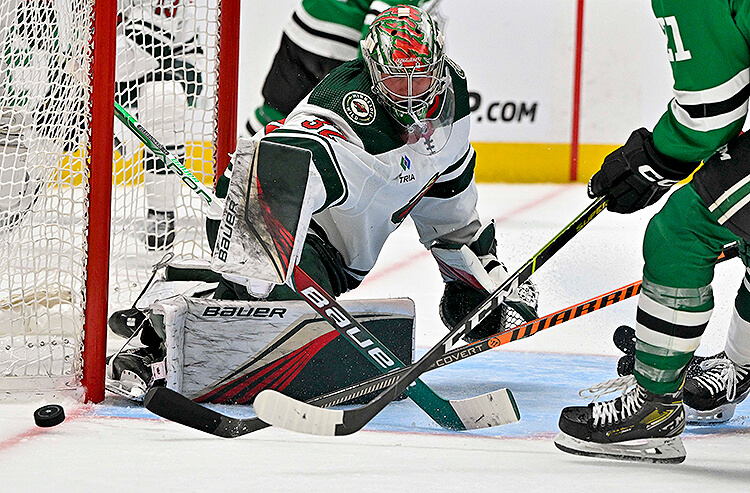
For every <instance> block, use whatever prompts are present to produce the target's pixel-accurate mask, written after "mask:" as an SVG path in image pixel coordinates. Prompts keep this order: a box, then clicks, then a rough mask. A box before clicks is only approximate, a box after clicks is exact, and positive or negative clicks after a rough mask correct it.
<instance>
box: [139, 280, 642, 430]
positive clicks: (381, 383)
mask: <svg viewBox="0 0 750 493" xmlns="http://www.w3.org/2000/svg"><path fill="white" fill-rule="evenodd" d="M640 286H641V282H640V281H637V282H634V283H631V284H628V285H627V286H623V287H621V288H619V289H616V290H614V291H610V292H609V293H606V294H603V295H601V296H598V297H596V298H592V299H590V300H587V301H584V302H582V303H579V304H577V305H573V306H571V307H569V308H566V309H564V310H560V311H557V312H555V313H552V314H549V315H547V316H545V317H542V318H538V319H536V320H533V321H531V322H528V323H526V324H523V325H519V326H517V327H514V328H511V329H508V330H505V331H502V332H500V333H498V334H495V335H492V336H489V337H486V338H484V339H481V340H479V341H476V342H474V343H472V344H469V345H466V346H461V347H459V348H456V349H453V350H451V351H448V352H447V353H445V354H444V355H443V356H442V357H440V358H438V359H437V360H436V361H435V362H434V363H433V364H432V365H430V367H429V368H428V369H427V370H425V371H431V370H434V369H436V368H442V367H444V366H448V365H450V364H452V363H456V362H458V361H461V360H464V359H466V358H469V357H471V356H475V355H477V354H479V353H483V352H485V351H487V350H489V349H494V348H496V347H498V346H501V345H503V344H507V343H509V342H513V341H517V340H520V339H525V338H526V337H531V336H532V335H534V334H536V333H537V332H539V331H541V330H544V329H548V328H550V327H555V326H557V325H560V324H562V323H565V322H567V321H569V320H573V319H575V318H578V317H581V316H583V315H587V314H589V313H592V312H594V311H596V310H599V309H601V308H605V307H607V306H611V305H613V304H615V303H617V302H619V301H622V300H625V299H628V298H631V297H633V296H635V295H636V294H638V292H639V291H640ZM413 366H414V365H409V366H405V367H403V368H399V369H398V370H394V371H391V372H389V373H386V374H382V375H378V376H376V377H372V378H370V379H368V380H365V381H362V382H359V383H357V384H354V385H351V386H349V387H346V388H343V389H339V390H336V391H334V392H330V393H328V394H325V395H322V396H319V397H315V398H313V399H310V400H308V401H306V402H307V403H308V404H311V405H314V406H319V407H329V406H335V405H338V404H343V403H346V402H348V401H350V400H352V399H356V398H357V397H361V396H363V395H367V394H371V393H373V392H377V391H379V390H383V389H384V388H386V387H389V386H391V385H392V384H393V383H394V382H396V381H397V380H398V379H399V378H400V377H401V376H403V375H404V374H405V373H406V372H408V371H409V370H411V369H412V368H413ZM144 405H145V406H146V409H148V410H149V411H151V412H153V413H154V414H157V415H159V416H161V417H163V418H166V419H169V420H171V421H175V422H178V423H180V424H183V425H185V426H188V427H190V428H194V429H196V430H200V431H204V432H206V433H209V434H212V435H216V436H220V437H223V438H236V437H238V436H242V435H245V434H248V433H252V432H254V431H257V430H260V429H263V428H266V427H267V426H270V425H268V424H266V423H264V422H263V421H261V420H260V419H259V418H232V417H230V416H225V415H223V414H220V413H218V412H215V411H212V410H210V409H207V408H205V407H203V406H201V405H200V404H198V403H196V402H193V401H192V400H190V399H188V398H187V397H185V396H183V395H182V394H179V393H178V392H175V391H173V390H170V389H167V388H165V387H156V388H153V389H151V390H149V393H148V394H147V395H146V398H145V400H144Z"/></svg>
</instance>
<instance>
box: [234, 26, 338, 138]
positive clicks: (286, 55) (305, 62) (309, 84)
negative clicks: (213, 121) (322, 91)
mask: <svg viewBox="0 0 750 493" xmlns="http://www.w3.org/2000/svg"><path fill="white" fill-rule="evenodd" d="M342 63H343V61H341V60H336V59H333V58H327V57H324V56H320V55H316V54H314V53H311V52H309V51H307V50H305V49H303V48H301V47H300V46H298V45H297V44H296V43H294V41H292V40H291V39H289V37H288V36H287V35H286V34H283V35H282V37H281V45H280V46H279V51H278V52H276V56H275V57H274V59H273V64H272V65H271V70H270V71H269V72H268V75H267V76H266V80H265V82H264V84H263V104H262V105H260V106H259V107H258V108H256V109H255V110H254V111H253V112H252V113H251V114H250V116H249V117H248V119H247V121H246V122H245V131H246V132H247V135H248V136H251V135H253V134H255V133H256V132H258V131H259V130H261V129H263V128H264V127H265V126H266V125H268V124H269V123H271V122H273V121H278V120H282V119H284V118H285V117H286V115H288V114H289V113H290V112H291V111H292V110H293V109H294V107H295V106H297V103H299V102H300V101H302V100H303V99H304V98H305V96H307V94H308V93H309V92H310V91H311V90H312V89H313V88H314V87H315V86H316V85H317V84H318V82H320V81H321V79H323V77H325V76H326V74H328V72H330V71H331V70H333V69H334V68H336V67H338V66H339V65H341V64H342Z"/></svg>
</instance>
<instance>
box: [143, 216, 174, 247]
mask: <svg viewBox="0 0 750 493" xmlns="http://www.w3.org/2000/svg"><path fill="white" fill-rule="evenodd" d="M174 218H175V214H174V211H157V210H154V209H149V210H148V212H147V214H146V247H147V248H148V249H149V250H154V251H160V250H169V249H170V248H172V245H173V244H174Z"/></svg>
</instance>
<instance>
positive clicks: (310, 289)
mask: <svg viewBox="0 0 750 493" xmlns="http://www.w3.org/2000/svg"><path fill="white" fill-rule="evenodd" d="M114 104H115V115H116V116H117V118H118V119H119V120H120V121H121V122H122V123H123V124H124V125H125V126H126V127H127V128H128V129H129V130H130V131H131V132H133V134H134V135H135V136H136V137H138V139H139V140H140V141H141V142H142V143H143V144H144V145H145V146H146V147H148V149H149V150H151V152H153V153H154V154H156V155H157V156H159V157H160V158H161V159H162V160H163V161H164V163H165V164H166V166H167V167H168V168H171V169H173V170H174V171H175V173H177V174H178V175H179V176H180V177H181V178H182V181H183V183H185V184H186V185H187V186H188V187H189V188H190V189H191V190H193V191H194V192H196V193H197V194H198V195H200V196H201V197H203V199H204V200H205V201H206V203H208V204H209V206H211V207H212V208H214V207H215V208H218V209H221V208H222V207H221V200H220V199H218V198H217V197H216V195H215V194H214V193H213V191H212V190H210V189H209V188H208V187H206V186H205V185H204V184H203V183H202V182H201V181H199V180H198V179H197V178H196V177H195V175H193V173H192V172H190V171H189V170H188V169H187V168H185V166H184V165H182V163H180V161H179V160H178V159H177V158H176V157H175V156H174V155H172V154H171V153H170V152H169V151H168V150H167V149H166V148H165V147H164V145H162V144H161V143H160V142H158V141H157V140H156V139H155V138H154V137H153V136H152V135H151V134H150V133H149V132H148V131H147V130H146V129H145V128H143V126H142V125H141V124H140V123H138V121H137V120H136V119H135V118H133V117H132V116H131V115H130V114H129V113H128V112H127V111H126V110H125V109H124V108H123V107H122V106H120V105H119V104H118V103H117V102H115V103H114ZM217 212H218V215H221V210H219V211H217ZM294 272H295V276H294V279H295V290H296V291H297V293H299V294H300V296H301V297H302V298H303V299H304V300H305V301H306V302H307V303H308V304H309V305H310V306H311V307H312V308H313V309H315V310H316V311H318V313H319V314H320V315H321V316H323V317H324V318H325V319H326V320H328V321H329V322H330V323H331V325H332V326H333V327H334V328H335V329H336V330H337V331H338V332H339V333H340V334H341V335H342V336H343V337H344V338H345V339H346V340H347V342H349V343H350V344H352V345H353V346H354V347H355V348H356V349H358V350H359V351H360V352H361V353H362V354H363V355H364V356H365V357H366V358H367V359H368V361H370V362H371V363H372V364H373V365H374V366H375V367H377V368H378V369H379V370H380V371H382V372H388V371H389V370H391V369H392V368H391V367H393V368H400V367H404V364H403V363H402V362H401V361H399V360H398V358H396V356H395V355H394V354H393V353H391V352H390V351H389V350H388V348H387V347H386V346H385V345H383V344H382V343H381V342H380V341H378V340H377V338H375V336H373V335H372V334H371V333H370V332H369V331H367V329H366V328H365V327H364V326H362V325H361V324H360V323H359V322H357V321H356V320H355V319H354V318H353V317H352V316H351V315H350V314H348V313H347V312H346V310H344V309H343V307H341V306H340V305H339V304H338V303H337V302H336V300H335V299H334V298H333V297H332V296H331V295H329V294H328V293H326V292H325V291H324V290H323V289H322V288H321V287H320V286H318V285H317V284H316V283H315V282H314V281H313V280H312V279H311V278H310V277H309V276H308V275H307V274H306V273H305V272H304V271H303V270H302V269H300V268H299V267H298V266H295V267H294ZM300 279H301V280H302V282H303V283H304V284H303V285H302V286H301V287H300V285H299V280H300ZM369 346H373V347H372V348H370V347H369ZM406 393H407V395H408V396H409V397H410V398H411V399H412V400H414V401H415V402H416V403H417V405H418V406H419V407H420V408H422V409H423V410H424V411H425V412H426V413H427V414H428V415H430V417H432V418H433V419H434V420H435V422H437V423H438V424H439V425H441V426H443V427H445V428H449V429H456V430H466V429H474V428H482V427H489V426H497V425H500V424H506V423H511V422H515V421H518V420H519V419H520V415H519V413H518V408H517V406H516V404H515V401H514V400H513V395H512V394H511V392H510V391H509V390H507V389H499V390H496V391H495V392H491V393H488V394H484V395H480V396H476V397H472V398H469V399H464V400H460V401H449V400H447V399H443V398H442V397H440V396H439V395H437V394H436V393H435V392H434V391H433V390H432V389H430V388H429V387H428V386H427V385H426V384H424V383H423V382H421V381H419V380H417V381H416V382H414V384H413V385H412V386H411V387H410V388H409V390H408V391H407V392H406ZM163 395H165V394H163ZM169 398H171V399H176V397H175V396H169ZM155 399H156V400H155ZM165 399H166V398H165ZM144 400H145V399H144ZM148 401H149V403H150V405H151V407H152V408H153V410H154V412H157V410H159V411H161V412H162V413H166V412H167V411H166V410H165V406H160V405H159V398H158V397H155V394H151V395H150V398H149V399H148ZM147 408H148V406H147ZM211 412H212V411H211ZM202 413H203V414H202V417H203V419H204V420H205V419H206V418H207V414H206V412H202ZM157 414H159V413H158V412H157ZM160 415H161V416H162V417H167V418H169V416H163V415H162V414H160ZM214 417H216V416H214ZM174 418H175V419H174V420H175V421H178V422H183V421H184V420H187V418H184V417H183V416H180V415H175V416H174ZM217 419H219V423H217V424H216V427H218V426H220V425H221V419H220V418H217ZM184 424H187V423H184ZM187 425H188V426H191V425H190V424H187Z"/></svg>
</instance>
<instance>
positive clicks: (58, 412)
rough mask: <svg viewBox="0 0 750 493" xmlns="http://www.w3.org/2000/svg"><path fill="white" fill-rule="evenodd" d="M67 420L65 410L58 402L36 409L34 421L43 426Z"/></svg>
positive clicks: (47, 426)
mask: <svg viewBox="0 0 750 493" xmlns="http://www.w3.org/2000/svg"><path fill="white" fill-rule="evenodd" d="M63 421H65V411H64V410H63V408H62V406H60V405H58V404H48V405H46V406H42V407H40V408H39V409H37V410H36V411H34V423H36V425H37V426H40V427H42V428H49V427H50V426H56V425H59V424H60V423H62V422H63Z"/></svg>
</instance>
